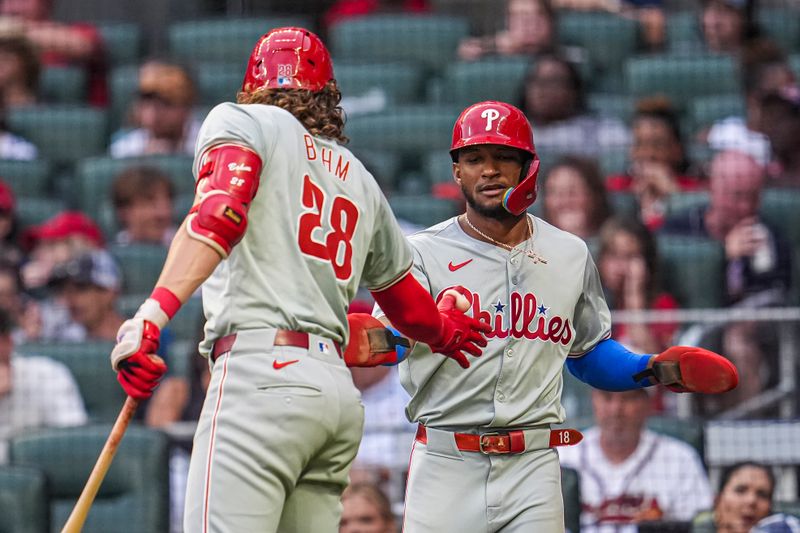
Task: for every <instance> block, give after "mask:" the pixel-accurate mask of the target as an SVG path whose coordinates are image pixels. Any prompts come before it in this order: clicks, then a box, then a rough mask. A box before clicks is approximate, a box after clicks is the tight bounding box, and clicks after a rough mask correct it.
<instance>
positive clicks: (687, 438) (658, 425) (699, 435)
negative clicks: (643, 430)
mask: <svg viewBox="0 0 800 533" xmlns="http://www.w3.org/2000/svg"><path fill="white" fill-rule="evenodd" d="M647 428H648V429H650V430H652V431H655V432H656V433H661V434H663V435H667V436H668V437H672V438H674V439H678V440H680V441H683V442H685V443H686V444H688V445H689V446H691V447H692V448H694V449H695V451H696V452H697V453H698V455H700V458H701V459H702V458H703V457H705V446H704V441H703V422H702V421H701V420H695V419H686V418H680V419H679V418H674V417H669V416H651V417H649V418H648V419H647Z"/></svg>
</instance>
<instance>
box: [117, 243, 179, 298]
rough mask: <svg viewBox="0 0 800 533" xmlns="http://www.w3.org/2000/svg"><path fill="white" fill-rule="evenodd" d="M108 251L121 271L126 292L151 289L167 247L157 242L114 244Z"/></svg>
mask: <svg viewBox="0 0 800 533" xmlns="http://www.w3.org/2000/svg"><path fill="white" fill-rule="evenodd" d="M109 251H110V252H111V254H112V255H113V256H114V259H116V260H117V264H118V265H119V268H120V270H121V271H122V290H123V292H124V293H126V294H138V293H143V292H148V291H150V290H152V289H153V287H155V285H156V281H157V280H158V276H159V275H160V274H161V270H162V268H163V267H164V261H165V260H166V259H167V248H166V247H164V246H161V245H157V244H128V245H124V246H121V245H114V246H111V247H110V248H109Z"/></svg>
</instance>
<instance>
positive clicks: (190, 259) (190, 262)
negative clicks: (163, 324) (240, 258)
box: [156, 223, 222, 303]
mask: <svg viewBox="0 0 800 533" xmlns="http://www.w3.org/2000/svg"><path fill="white" fill-rule="evenodd" d="M221 260H222V259H221V257H220V256H219V253H217V252H216V251H215V250H214V249H213V248H212V247H211V246H209V245H208V244H206V243H204V242H202V241H199V240H197V239H194V238H192V237H190V236H189V234H188V233H187V231H186V224H185V223H184V224H182V225H181V227H180V229H179V230H178V233H177V234H176V235H175V238H174V239H173V240H172V244H171V245H170V248H169V253H168V254H167V260H166V262H165V263H164V268H163V270H162V271H161V276H159V278H158V282H156V287H164V288H165V289H167V290H169V291H171V292H172V293H173V294H174V295H175V296H177V297H178V300H180V301H181V303H184V302H186V300H188V299H189V297H190V296H191V295H192V294H194V292H195V291H196V290H197V289H198V287H200V285H202V284H203V282H204V281H205V280H206V279H208V277H209V276H210V275H211V274H212V273H213V272H214V269H216V268H217V265H219V263H220V261H221Z"/></svg>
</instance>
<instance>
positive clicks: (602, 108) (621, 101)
mask: <svg viewBox="0 0 800 533" xmlns="http://www.w3.org/2000/svg"><path fill="white" fill-rule="evenodd" d="M586 103H587V105H588V106H589V110H591V111H592V112H594V113H595V114H596V115H598V116H601V117H610V118H616V119H619V120H621V121H623V122H625V123H626V124H630V122H631V119H632V118H633V115H634V113H635V111H636V99H635V98H633V97H632V96H630V95H628V94H620V93H590V94H589V96H588V97H587V102H586Z"/></svg>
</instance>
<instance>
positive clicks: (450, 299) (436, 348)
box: [429, 288, 492, 368]
mask: <svg viewBox="0 0 800 533" xmlns="http://www.w3.org/2000/svg"><path fill="white" fill-rule="evenodd" d="M458 289H460V288H456V289H449V290H447V291H445V292H444V294H443V295H442V298H441V300H440V301H439V303H438V304H437V306H436V307H437V308H438V309H439V314H440V315H441V317H442V323H443V328H442V337H441V340H440V341H439V342H438V343H434V344H429V346H430V348H431V351H433V352H436V353H440V354H442V355H444V356H446V357H450V358H452V359H455V360H456V362H457V363H458V364H459V365H461V368H469V360H468V359H467V356H466V355H465V354H464V352H467V353H469V354H471V355H474V356H475V357H479V356H480V355H481V354H482V353H483V352H482V350H481V348H482V347H484V346H486V338H485V337H484V336H483V333H489V332H490V331H491V330H492V328H491V327H490V326H489V325H488V324H484V323H483V322H481V321H480V320H477V319H475V318H472V317H469V316H467V315H465V314H464V311H466V310H467V309H469V307H470V303H469V301H468V300H467V299H466V298H465V297H464V295H463V294H461V293H460V292H459V290H458ZM462 290H463V289H462Z"/></svg>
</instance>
